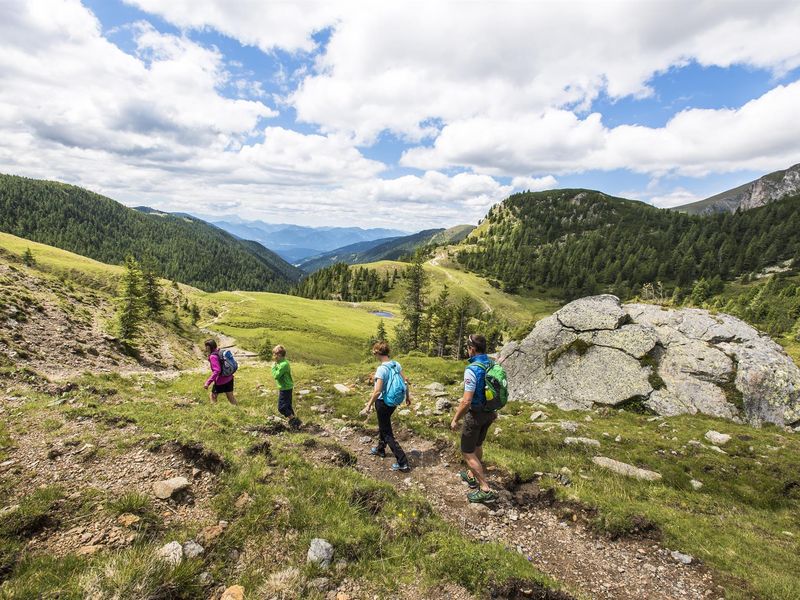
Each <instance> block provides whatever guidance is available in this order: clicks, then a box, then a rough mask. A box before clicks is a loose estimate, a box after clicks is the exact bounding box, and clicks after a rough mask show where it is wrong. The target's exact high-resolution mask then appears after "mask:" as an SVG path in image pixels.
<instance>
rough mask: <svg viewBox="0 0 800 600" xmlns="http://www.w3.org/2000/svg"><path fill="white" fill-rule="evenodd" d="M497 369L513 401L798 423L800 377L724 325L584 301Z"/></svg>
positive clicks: (538, 329)
mask: <svg viewBox="0 0 800 600" xmlns="http://www.w3.org/2000/svg"><path fill="white" fill-rule="evenodd" d="M501 359H502V360H503V364H504V366H505V367H506V370H507V372H508V376H509V390H510V393H511V397H512V398H514V399H516V400H527V401H531V402H541V403H545V404H555V405H557V406H558V407H559V408H562V409H565V410H586V409H589V408H592V407H593V406H595V405H611V406H623V407H624V406H625V405H627V404H629V403H637V404H641V405H644V406H646V407H647V408H649V409H651V410H653V411H654V412H656V413H658V414H662V415H669V416H672V415H679V414H684V413H690V414H695V413H703V414H707V415H712V416H715V417H722V418H726V419H731V420H734V421H747V422H749V423H751V424H753V425H760V424H761V423H764V422H768V423H775V424H778V425H791V424H796V423H798V422H800V369H798V367H797V365H795V364H794V362H793V361H792V359H791V358H790V357H789V356H788V355H787V354H786V353H785V352H784V351H783V349H782V348H781V347H780V346H779V345H778V344H776V343H775V342H773V341H772V340H771V339H769V337H767V336H766V335H763V334H761V333H759V332H758V331H757V330H756V329H754V328H753V327H751V326H749V325H747V324H746V323H744V322H742V321H740V320H739V319H736V318H734V317H731V316H729V315H722V314H721V315H712V314H711V313H709V312H708V311H705V310H700V309H693V308H690V309H679V310H673V309H668V308H665V307H662V306H656V305H650V304H626V305H623V304H621V303H620V301H619V299H618V298H617V297H615V296H610V295H602V296H594V297H590V298H582V299H580V300H576V301H574V302H571V303H569V304H567V305H566V306H564V307H563V308H562V309H561V310H559V311H558V312H556V313H555V314H554V315H551V316H550V317H547V318H545V319H542V320H541V321H539V322H538V323H537V324H536V326H535V327H534V328H533V331H531V333H530V334H529V335H528V336H527V337H526V338H525V339H524V340H522V341H521V342H512V343H510V344H508V345H506V347H504V348H503V350H502V352H501Z"/></svg>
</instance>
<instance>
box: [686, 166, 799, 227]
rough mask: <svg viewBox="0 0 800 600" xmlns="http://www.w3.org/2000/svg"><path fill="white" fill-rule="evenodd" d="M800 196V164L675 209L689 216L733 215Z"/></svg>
mask: <svg viewBox="0 0 800 600" xmlns="http://www.w3.org/2000/svg"><path fill="white" fill-rule="evenodd" d="M795 194H800V164H796V165H794V166H792V167H789V168H788V169H784V170H782V171H775V172H774V173H770V174H769V175H764V176H763V177H759V178H758V179H756V180H755V181H751V182H749V183H745V184H743V185H740V186H738V187H735V188H733V189H730V190H727V191H725V192H721V193H719V194H715V195H713V196H711V197H710V198H706V199H705V200H700V201H698V202H692V203H691V204H685V205H683V206H678V207H676V208H675V209H674V210H677V211H680V212H684V213H687V214H690V215H711V214H714V213H719V212H736V210H737V209H741V210H750V209H751V208H758V207H759V206H764V205H765V204H769V203H770V202H774V201H775V200H780V199H781V198H783V197H785V196H792V195H795Z"/></svg>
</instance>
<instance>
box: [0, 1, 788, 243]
mask: <svg viewBox="0 0 800 600" xmlns="http://www.w3.org/2000/svg"><path fill="white" fill-rule="evenodd" d="M0 11H2V12H4V13H5V14H4V15H3V14H0V17H5V18H3V19H0V22H2V23H3V24H0V51H2V52H0V78H2V83H3V84H4V85H2V86H0V133H2V134H3V139H4V140H5V142H4V143H3V144H2V147H0V170H2V171H3V172H10V173H18V174H23V175H29V176H33V177H44V178H49V179H58V180H62V181H68V182H71V183H76V184H79V185H83V186H85V187H89V188H91V189H94V190H97V191H99V192H101V193H105V194H107V195H109V196H111V197H112V198H115V199H118V200H120V201H122V202H125V203H127V204H130V205H140V204H147V205H151V206H154V207H157V208H160V209H163V210H175V211H187V212H193V213H196V214H204V215H208V216H214V217H224V216H230V215H237V216H240V217H242V218H249V219H261V220H264V221H268V222H292V223H298V224H308V225H329V224H333V225H353V224H357V225H361V226H365V227H368V226H391V227H396V228H400V229H407V230H411V229H423V228H426V227H431V226H446V225H454V224H457V223H461V222H476V221H477V220H478V219H479V218H480V217H481V216H482V215H483V214H485V211H486V210H487V209H488V208H489V207H490V206H491V205H492V204H494V203H496V202H498V201H501V200H502V199H503V198H505V197H506V196H508V195H509V194H510V193H513V192H514V191H519V190H523V189H533V190H541V189H548V188H553V187H586V188H592V189H599V190H602V191H605V192H607V193H609V194H612V195H618V196H623V197H629V198H636V199H640V200H643V201H645V202H650V203H653V204H655V205H657V206H662V207H667V206H675V205H679V204H683V203H687V202H691V201H694V200H697V199H702V198H704V197H706V196H709V195H712V194H714V193H717V192H719V191H721V190H724V189H727V188H730V187H734V186H736V185H739V184H741V183H743V182H745V181H749V180H751V179H754V178H756V177H758V176H760V175H762V174H764V173H766V172H769V171H772V170H776V169H779V168H785V167H788V166H790V165H791V164H794V163H797V162H800V144H798V143H797V141H796V140H798V139H800V125H799V124H798V119H797V118H796V106H798V105H800V41H799V39H798V38H800V36H797V35H796V27H794V26H793V24H794V23H797V22H800V8H799V7H798V5H797V3H794V2H786V1H774V2H773V1H767V2H764V3H759V4H758V5H754V3H748V2H738V1H730V2H727V1H721V0H720V1H699V2H695V1H693V2H688V1H686V2H684V1H682V0H681V1H672V2H666V1H661V2H659V1H653V2H647V3H642V2H614V3H603V2H597V3H592V4H585V3H571V2H561V3H549V2H540V3H516V2H503V3H497V4H495V5H493V6H488V5H487V4H486V3H476V2H469V1H468V0H462V1H459V0H442V1H441V2H437V3H430V2H427V3H423V2H416V1H411V2H402V3H401V2H388V1H379V2H374V3H371V4H370V10H369V11H366V10H363V4H361V5H359V4H358V3H357V2H350V1H342V2H319V3H317V2H313V1H308V2H303V3H296V4H293V3H274V2H272V3H270V2H263V3H248V4H246V5H245V3H236V4H231V3H227V2H223V1H222V0H191V1H190V0H173V1H172V2H170V3H164V2H158V1H157V0H125V1H118V0H103V1H100V0H85V1H83V2H80V1H79V0H35V1H32V2H25V1H23V0H10V2H7V3H5V4H4V6H3V8H0ZM565 32H568V34H567V33H565Z"/></svg>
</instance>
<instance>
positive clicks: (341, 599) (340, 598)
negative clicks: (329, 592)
mask: <svg viewBox="0 0 800 600" xmlns="http://www.w3.org/2000/svg"><path fill="white" fill-rule="evenodd" d="M336 600H350V594H345V593H344V592H337V594H336Z"/></svg>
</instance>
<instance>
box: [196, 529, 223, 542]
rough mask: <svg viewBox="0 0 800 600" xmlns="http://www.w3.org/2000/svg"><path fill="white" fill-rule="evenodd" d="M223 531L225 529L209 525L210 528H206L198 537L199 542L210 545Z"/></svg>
mask: <svg viewBox="0 0 800 600" xmlns="http://www.w3.org/2000/svg"><path fill="white" fill-rule="evenodd" d="M223 531H225V528H224V527H222V526H220V525H211V526H210V527H206V528H205V529H203V531H202V532H201V533H200V535H199V536H198V537H199V538H200V540H201V541H202V542H203V543H205V544H211V543H212V542H213V541H214V540H215V539H217V538H218V537H219V536H221V535H222V532H223Z"/></svg>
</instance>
